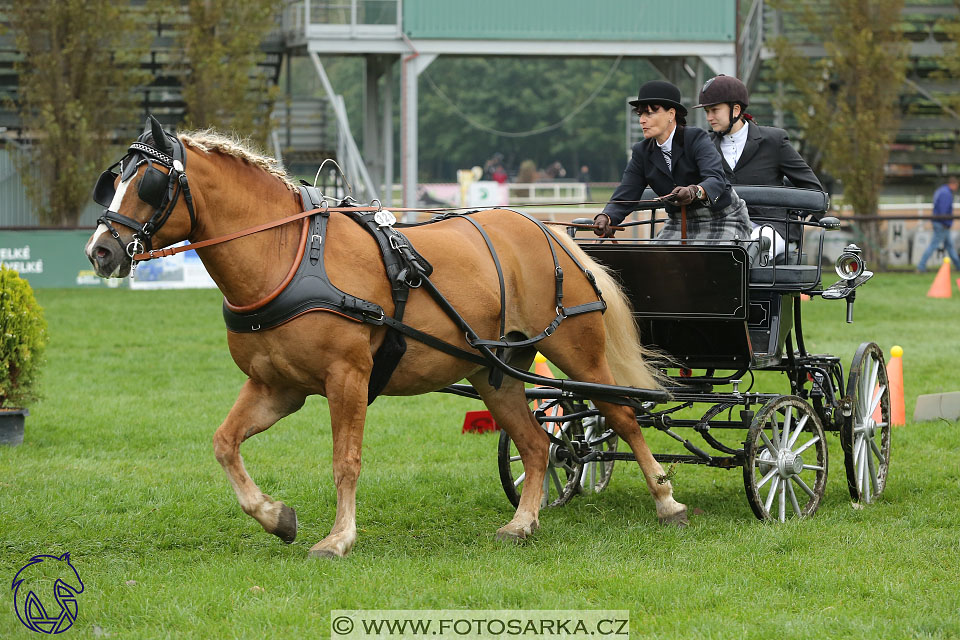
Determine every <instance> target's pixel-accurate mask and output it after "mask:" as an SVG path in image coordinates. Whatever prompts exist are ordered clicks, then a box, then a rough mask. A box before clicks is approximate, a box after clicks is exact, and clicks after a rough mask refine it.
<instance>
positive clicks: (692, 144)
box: [603, 126, 732, 224]
mask: <svg viewBox="0 0 960 640" xmlns="http://www.w3.org/2000/svg"><path fill="white" fill-rule="evenodd" d="M671 160H672V163H673V170H672V171H671V170H670V169H667V161H666V160H665V159H664V157H663V152H662V151H660V147H658V146H657V141H656V140H655V139H654V138H648V139H646V140H642V141H640V142H638V143H636V144H635V145H633V155H632V157H631V158H630V162H629V163H628V164H627V168H626V169H625V170H624V172H623V178H622V179H621V180H620V186H618V187H617V188H616V190H615V191H614V192H613V196H611V197H610V202H608V203H607V205H606V206H605V207H604V208H603V213H605V214H607V215H608V216H610V222H611V223H612V224H617V223H618V222H621V221H623V219H624V218H626V217H627V216H628V215H629V214H630V212H632V211H633V210H634V209H636V205H635V204H632V203H631V202H630V201H633V200H640V199H641V198H642V197H643V190H644V189H645V188H646V187H650V188H651V189H653V190H654V191H655V192H656V194H657V195H660V196H664V195H667V194H668V193H670V192H671V191H673V189H674V187H678V186H680V187H685V186H688V185H694V184H699V185H700V186H702V187H703V189H704V191H706V193H707V197H708V198H709V199H710V204H709V205H707V204H705V203H700V202H695V203H694V204H693V205H690V206H693V207H697V206H709V207H710V210H711V211H721V210H722V209H724V208H726V207H727V206H729V205H730V203H731V202H732V196H731V193H730V192H731V188H730V183H729V182H727V178H726V176H725V175H724V172H723V161H722V159H721V156H720V152H719V151H717V148H716V147H715V146H714V145H713V142H712V141H711V140H710V137H709V136H708V135H707V132H706V131H704V130H703V129H699V128H697V127H687V126H678V127H677V131H676V132H675V133H674V136H673V148H672V149H671ZM618 201H627V202H623V203H620V202H618ZM666 210H667V212H668V213H673V214H676V213H677V212H679V211H680V207H678V206H676V205H667V206H666Z"/></svg>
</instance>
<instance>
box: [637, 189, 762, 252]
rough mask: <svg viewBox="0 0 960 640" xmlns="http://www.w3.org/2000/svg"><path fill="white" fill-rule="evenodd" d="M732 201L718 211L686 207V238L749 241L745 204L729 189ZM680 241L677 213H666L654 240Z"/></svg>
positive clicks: (748, 224) (749, 225)
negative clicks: (666, 215) (665, 218)
mask: <svg viewBox="0 0 960 640" xmlns="http://www.w3.org/2000/svg"><path fill="white" fill-rule="evenodd" d="M730 195H731V196H732V197H733V201H732V202H731V203H730V204H729V205H728V206H727V207H724V208H723V209H721V210H720V211H711V210H710V209H708V208H707V207H697V208H695V209H691V208H689V207H688V208H687V240H701V241H702V240H734V239H740V240H749V239H750V234H751V232H752V231H753V225H751V224H750V216H749V215H747V203H746V202H744V201H743V200H741V199H740V196H738V195H737V192H736V191H734V190H733V189H731V190H730ZM674 240H680V212H679V211H678V212H677V213H670V214H668V218H667V221H666V222H665V223H664V224H663V229H661V230H660V233H658V234H657V237H656V239H655V240H654V241H655V242H656V241H674Z"/></svg>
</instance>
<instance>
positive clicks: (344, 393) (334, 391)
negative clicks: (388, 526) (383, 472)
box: [310, 368, 370, 558]
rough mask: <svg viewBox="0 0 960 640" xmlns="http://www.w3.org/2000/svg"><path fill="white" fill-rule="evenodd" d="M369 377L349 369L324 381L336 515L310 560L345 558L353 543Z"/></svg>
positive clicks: (355, 538)
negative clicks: (335, 489) (327, 405)
mask: <svg viewBox="0 0 960 640" xmlns="http://www.w3.org/2000/svg"><path fill="white" fill-rule="evenodd" d="M369 377H370V372H369V371H366V372H363V371H360V370H357V369H353V368H349V369H347V370H345V371H341V372H338V373H337V374H336V375H333V376H331V377H330V378H328V380H327V387H326V396H327V400H328V403H329V406H330V427H331V431H332V432H333V482H334V484H335V485H336V487H337V515H336V518H335V520H334V522H333V528H332V529H331V530H330V534H329V535H327V537H326V538H324V539H323V540H321V541H320V542H318V543H317V544H315V545H313V547H312V548H311V549H310V556H311V557H313V558H318V557H342V556H345V555H347V554H348V553H349V552H350V549H352V548H353V544H354V542H356V540H357V479H358V478H359V477H360V450H361V445H362V443H363V423H364V420H365V419H366V415H367V381H368V380H369Z"/></svg>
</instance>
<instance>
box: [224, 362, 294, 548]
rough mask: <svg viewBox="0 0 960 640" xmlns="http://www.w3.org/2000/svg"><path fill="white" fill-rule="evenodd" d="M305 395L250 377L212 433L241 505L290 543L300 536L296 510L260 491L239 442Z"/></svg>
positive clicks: (265, 426) (228, 477) (288, 408)
mask: <svg viewBox="0 0 960 640" xmlns="http://www.w3.org/2000/svg"><path fill="white" fill-rule="evenodd" d="M304 398H305V396H304V395H303V394H301V393H299V392H293V391H290V390H279V389H273V388H270V387H267V386H266V385H264V384H261V383H259V382H254V381H253V380H247V381H246V382H245V383H244V385H243V388H242V389H241V390H240V396H239V397H238V398H237V401H236V403H235V404H234V405H233V408H232V409H230V413H229V414H227V418H226V420H224V421H223V424H221V425H220V428H219V429H217V432H216V433H215V434H213V451H214V453H215V455H216V456H217V461H218V462H219V463H220V465H221V466H222V467H223V470H224V472H226V474H227V479H228V480H229V481H230V485H231V486H232V487H233V490H234V492H235V493H236V494H237V500H238V501H239V502H240V507H241V508H243V510H244V512H245V513H247V514H248V515H250V516H253V518H254V519H255V520H256V521H257V522H259V523H260V524H261V525H262V526H263V528H264V529H265V530H266V531H267V532H268V533H272V534H274V535H275V536H277V537H279V538H280V539H281V540H283V541H284V542H287V543H290V542H293V541H294V539H295V538H296V537H297V514H296V512H295V511H294V510H293V509H291V508H290V507H288V506H287V505H285V504H283V503H282V502H280V501H279V500H274V499H273V498H271V497H270V496H268V495H266V494H265V493H262V492H261V491H260V489H259V487H257V485H256V484H255V483H254V482H253V480H252V479H251V478H250V476H249V474H247V470H246V469H245V468H244V466H243V458H242V457H241V456H240V443H242V442H243V441H244V440H246V439H247V438H249V437H250V436H252V435H256V434H258V433H260V432H261V431H265V430H266V429H268V428H270V427H271V426H272V425H273V424H274V423H275V422H276V421H277V420H279V419H280V418H282V417H284V416H286V415H289V414H291V413H293V412H294V411H296V410H297V409H299V408H300V407H302V406H303V401H304Z"/></svg>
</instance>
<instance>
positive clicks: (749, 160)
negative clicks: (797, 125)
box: [693, 74, 823, 255]
mask: <svg viewBox="0 0 960 640" xmlns="http://www.w3.org/2000/svg"><path fill="white" fill-rule="evenodd" d="M749 101H750V97H749V94H748V92H747V87H746V86H745V85H744V84H743V83H742V82H741V81H740V80H738V79H737V78H734V77H732V76H725V75H723V74H720V75H718V76H716V77H714V78H710V79H709V80H707V81H706V82H705V83H704V85H703V89H701V90H700V104H698V105H695V106H694V107H693V108H694V109H698V108H701V107H702V108H703V109H704V111H705V112H706V115H707V123H708V124H709V125H710V128H711V129H713V132H712V133H711V134H710V136H711V138H712V139H713V144H714V146H715V147H716V148H717V150H718V151H720V154H721V155H722V156H723V171H724V174H725V175H726V178H727V180H728V181H729V182H730V183H731V184H734V185H737V184H750V185H771V186H783V185H784V178H787V179H788V180H789V181H790V184H791V185H793V186H795V187H801V188H803V189H816V190H817V191H823V187H822V186H821V185H820V180H818V179H817V176H816V175H815V174H814V173H813V171H812V170H811V169H810V167H809V166H808V165H807V163H806V161H804V159H803V158H802V157H801V156H800V154H799V153H797V150H796V149H794V148H793V146H792V145H791V144H790V139H789V138H788V136H787V132H786V131H784V130H783V129H778V128H777V127H761V126H759V125H757V124H755V123H754V122H753V117H751V116H750V114H748V113H747V112H746V109H747V105H748V104H749ZM749 211H750V216H751V220H752V224H753V226H754V230H753V238H755V239H756V238H759V237H760V233H761V224H760V221H759V220H753V218H766V220H764V221H763V222H762V224H763V225H767V230H766V231H764V232H763V233H764V235H765V236H767V237H770V239H771V245H772V247H771V248H772V250H773V255H781V254H783V253H784V249H785V246H784V242H783V238H784V237H787V234H788V231H787V228H786V227H787V224H786V215H785V212H784V211H783V210H782V209H781V210H778V209H772V208H769V207H753V206H751V207H749ZM770 218H779V219H780V220H783V221H784V222H772V223H771V220H770ZM799 237H800V230H799V227H794V228H792V229H790V230H789V241H791V242H795V241H797V240H799Z"/></svg>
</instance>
